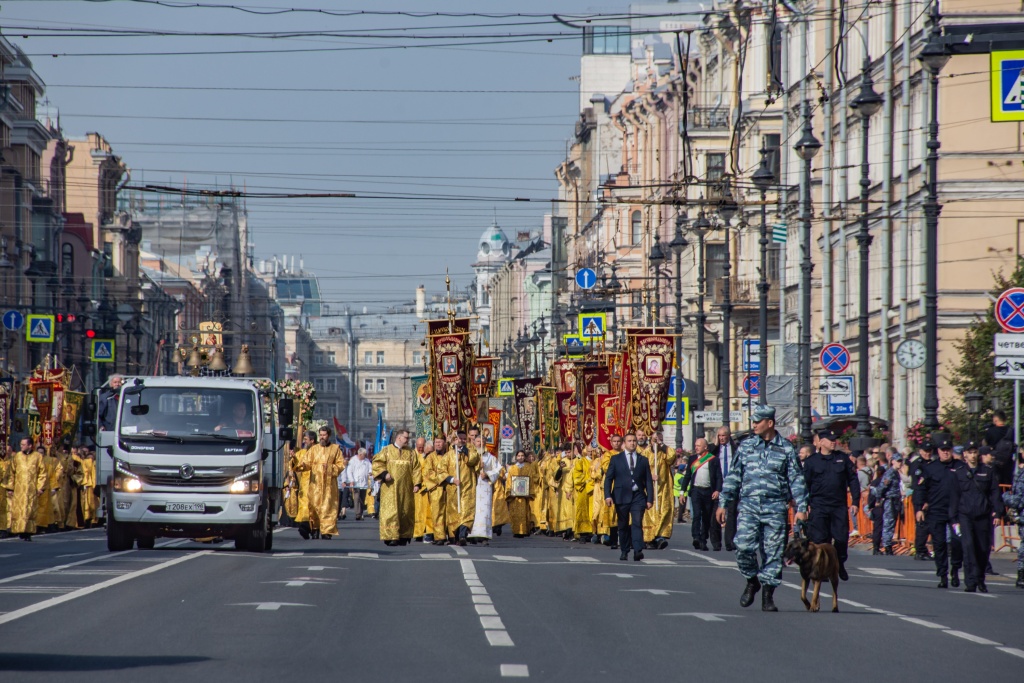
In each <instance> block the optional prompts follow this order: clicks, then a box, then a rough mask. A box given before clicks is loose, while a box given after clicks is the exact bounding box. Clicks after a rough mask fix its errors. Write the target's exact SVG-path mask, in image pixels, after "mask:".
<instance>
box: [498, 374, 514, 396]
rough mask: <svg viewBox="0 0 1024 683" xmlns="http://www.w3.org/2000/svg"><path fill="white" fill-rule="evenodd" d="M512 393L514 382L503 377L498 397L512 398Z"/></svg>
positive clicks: (500, 380) (499, 381)
mask: <svg viewBox="0 0 1024 683" xmlns="http://www.w3.org/2000/svg"><path fill="white" fill-rule="evenodd" d="M512 393H513V391H512V380H511V379H508V378H505V377H502V378H501V379H499V380H498V396H511V395H512Z"/></svg>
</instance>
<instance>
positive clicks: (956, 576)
mask: <svg viewBox="0 0 1024 683" xmlns="http://www.w3.org/2000/svg"><path fill="white" fill-rule="evenodd" d="M949 585H950V586H952V587H953V588H959V587H960V568H959V567H953V572H952V576H950V577H949Z"/></svg>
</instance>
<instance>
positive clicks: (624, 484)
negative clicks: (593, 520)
mask: <svg viewBox="0 0 1024 683" xmlns="http://www.w3.org/2000/svg"><path fill="white" fill-rule="evenodd" d="M653 491H654V478H653V477H652V476H651V467H650V463H649V462H648V461H647V458H645V457H644V456H642V455H641V454H639V453H637V452H636V435H635V434H633V433H630V434H627V435H626V437H625V438H624V439H623V440H622V452H621V453H616V454H615V455H613V456H612V457H611V460H609V461H608V472H607V473H606V474H605V477H604V502H605V505H608V506H609V507H611V506H612V505H615V511H616V513H618V516H619V525H618V526H619V548H621V549H622V554H621V555H619V559H620V560H625V559H627V558H628V557H629V549H630V548H632V549H633V559H634V560H635V561H637V562H639V561H640V560H642V559H644V551H643V548H644V528H643V522H644V512H645V511H646V510H647V509H648V508H650V507H651V500H652V496H653ZM630 527H631V528H630Z"/></svg>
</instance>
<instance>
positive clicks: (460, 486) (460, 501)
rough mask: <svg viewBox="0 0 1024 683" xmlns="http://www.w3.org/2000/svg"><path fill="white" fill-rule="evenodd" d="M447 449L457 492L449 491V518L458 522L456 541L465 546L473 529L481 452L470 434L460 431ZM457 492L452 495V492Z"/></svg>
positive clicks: (452, 436) (452, 437)
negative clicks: (470, 438)
mask: <svg viewBox="0 0 1024 683" xmlns="http://www.w3.org/2000/svg"><path fill="white" fill-rule="evenodd" d="M450 440H451V443H452V446H451V448H450V449H449V450H448V457H449V458H450V460H451V462H450V464H449V466H450V467H451V470H450V471H451V473H452V483H453V484H454V485H455V488H454V491H452V490H451V489H449V491H448V519H449V523H451V522H455V524H456V526H455V529H454V532H453V535H454V536H455V542H456V543H458V544H459V545H466V537H467V536H468V535H469V530H470V529H472V528H473V517H474V515H475V513H476V480H477V476H478V475H479V472H480V453H479V452H478V451H477V450H476V447H475V446H473V445H472V444H470V443H469V441H468V440H469V435H468V433H467V432H465V431H463V430H461V429H460V430H458V431H457V432H455V433H454V434H452V435H451V439H450ZM453 493H454V494H455V495H452V494H453Z"/></svg>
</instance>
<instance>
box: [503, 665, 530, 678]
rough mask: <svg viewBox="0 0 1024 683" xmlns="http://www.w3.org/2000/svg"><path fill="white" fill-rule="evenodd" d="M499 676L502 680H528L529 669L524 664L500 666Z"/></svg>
mask: <svg viewBox="0 0 1024 683" xmlns="http://www.w3.org/2000/svg"><path fill="white" fill-rule="evenodd" d="M501 675H502V677H503V678H529V677H530V667H528V666H526V665H525V664H502V665H501Z"/></svg>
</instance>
